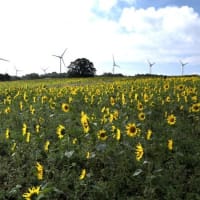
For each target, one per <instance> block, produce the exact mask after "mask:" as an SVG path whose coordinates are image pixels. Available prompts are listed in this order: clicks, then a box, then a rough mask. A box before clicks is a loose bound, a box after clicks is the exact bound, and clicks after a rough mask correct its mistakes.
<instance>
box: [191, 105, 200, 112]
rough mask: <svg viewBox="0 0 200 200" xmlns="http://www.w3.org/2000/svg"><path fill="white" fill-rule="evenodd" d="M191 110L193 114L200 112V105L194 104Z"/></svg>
mask: <svg viewBox="0 0 200 200" xmlns="http://www.w3.org/2000/svg"><path fill="white" fill-rule="evenodd" d="M191 110H192V112H199V111H200V103H195V104H193V105H192V108H191Z"/></svg>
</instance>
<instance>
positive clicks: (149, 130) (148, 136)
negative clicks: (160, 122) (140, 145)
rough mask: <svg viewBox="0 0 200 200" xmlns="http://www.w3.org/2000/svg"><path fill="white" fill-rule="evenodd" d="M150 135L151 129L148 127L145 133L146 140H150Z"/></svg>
mask: <svg viewBox="0 0 200 200" xmlns="http://www.w3.org/2000/svg"><path fill="white" fill-rule="evenodd" d="M151 135H152V130H151V129H148V131H147V134H146V138H147V140H150V139H151Z"/></svg>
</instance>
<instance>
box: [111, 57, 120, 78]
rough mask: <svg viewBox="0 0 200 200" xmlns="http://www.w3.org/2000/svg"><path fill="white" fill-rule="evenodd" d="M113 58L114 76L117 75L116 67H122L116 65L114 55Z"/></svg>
mask: <svg viewBox="0 0 200 200" xmlns="http://www.w3.org/2000/svg"><path fill="white" fill-rule="evenodd" d="M112 57H113V69H112V71H113V74H114V73H115V67H120V66H119V65H117V64H116V62H115V58H114V55H113V56H112Z"/></svg>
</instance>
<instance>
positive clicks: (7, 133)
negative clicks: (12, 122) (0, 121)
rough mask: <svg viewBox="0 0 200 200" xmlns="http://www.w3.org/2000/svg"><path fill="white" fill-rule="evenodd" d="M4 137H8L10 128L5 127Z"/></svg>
mask: <svg viewBox="0 0 200 200" xmlns="http://www.w3.org/2000/svg"><path fill="white" fill-rule="evenodd" d="M5 137H6V139H9V138H10V129H9V128H7V129H6V132H5Z"/></svg>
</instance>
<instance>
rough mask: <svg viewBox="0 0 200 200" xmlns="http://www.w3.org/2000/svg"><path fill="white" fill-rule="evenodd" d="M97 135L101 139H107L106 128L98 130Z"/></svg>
mask: <svg viewBox="0 0 200 200" xmlns="http://www.w3.org/2000/svg"><path fill="white" fill-rule="evenodd" d="M97 137H98V139H100V140H106V139H107V137H108V136H107V135H106V131H105V130H104V129H101V130H100V131H98V133H97Z"/></svg>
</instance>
